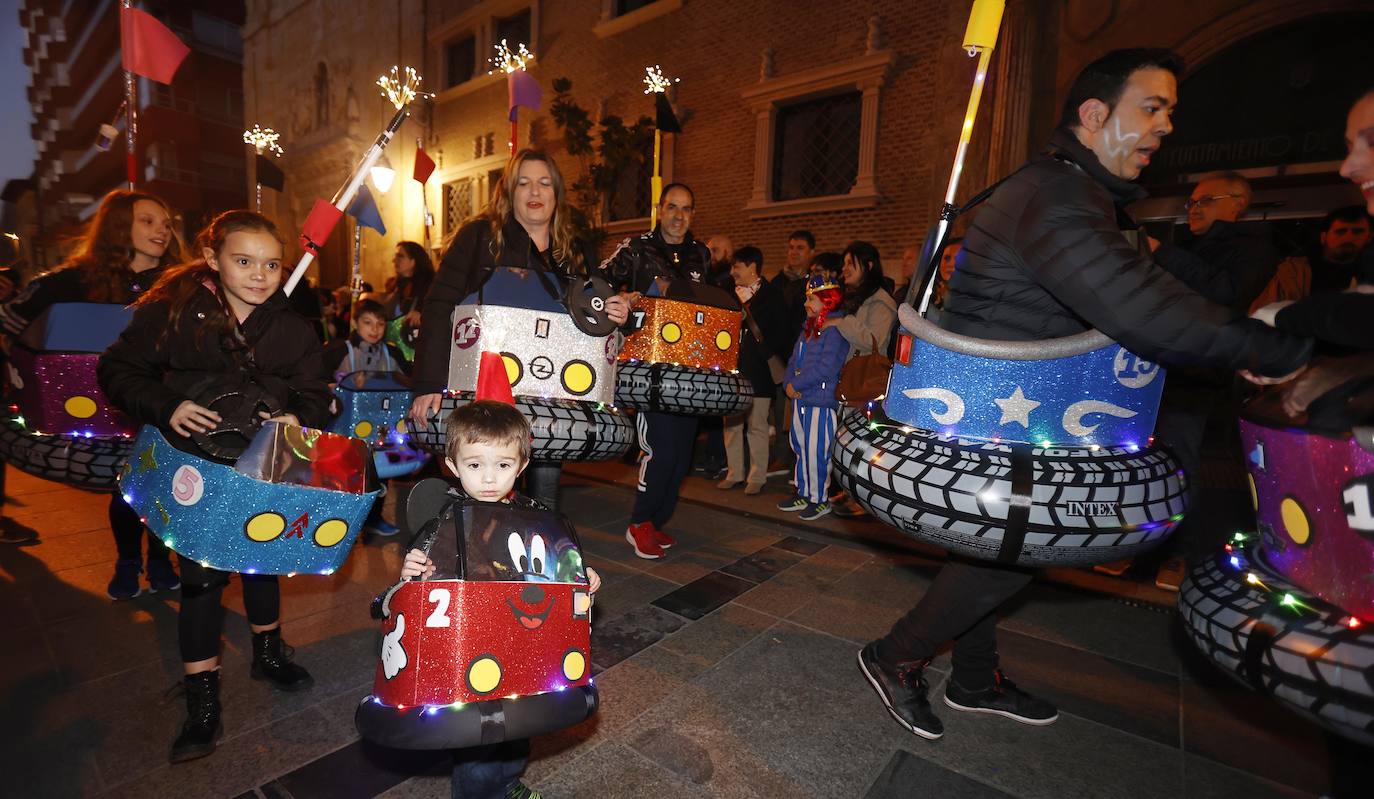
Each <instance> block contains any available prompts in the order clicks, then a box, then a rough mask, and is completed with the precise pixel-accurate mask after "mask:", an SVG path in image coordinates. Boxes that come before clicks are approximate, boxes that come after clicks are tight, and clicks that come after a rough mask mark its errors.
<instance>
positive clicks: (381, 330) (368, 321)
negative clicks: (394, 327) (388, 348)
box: [354, 313, 386, 344]
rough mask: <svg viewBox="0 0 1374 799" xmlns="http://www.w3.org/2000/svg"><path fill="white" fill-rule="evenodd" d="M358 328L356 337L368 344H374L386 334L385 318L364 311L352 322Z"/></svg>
mask: <svg viewBox="0 0 1374 799" xmlns="http://www.w3.org/2000/svg"><path fill="white" fill-rule="evenodd" d="M354 324H355V326H356V327H357V328H358V338H360V339H362V340H363V341H364V342H366V343H368V344H376V343H377V342H379V341H381V340H382V337H383V336H385V335H386V320H385V319H383V318H382V317H380V316H378V315H377V314H375V313H365V314H363V315H362V316H359V317H358V320H357V322H355V323H354Z"/></svg>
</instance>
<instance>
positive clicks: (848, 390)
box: [835, 333, 892, 408]
mask: <svg viewBox="0 0 1374 799" xmlns="http://www.w3.org/2000/svg"><path fill="white" fill-rule="evenodd" d="M869 338H871V339H873V352H872V353H871V354H869V355H856V356H854V357H853V358H850V359H849V363H846V364H845V365H844V368H843V369H841V370H840V382H839V383H838V384H837V385H836V386H835V399H837V400H839V401H840V404H841V405H847V406H849V407H851V408H863V407H864V406H865V405H867V404H868V403H870V402H873V401H875V400H878V399H881V398H882V397H883V395H884V394H886V393H887V378H888V375H889V374H891V373H892V361H890V360H888V358H887V356H886V355H884V354H883V353H881V352H879V351H878V337H877V336H875V335H873V334H872V333H870V334H869Z"/></svg>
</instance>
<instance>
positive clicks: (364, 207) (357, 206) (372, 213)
mask: <svg viewBox="0 0 1374 799" xmlns="http://www.w3.org/2000/svg"><path fill="white" fill-rule="evenodd" d="M348 215H349V216H351V217H353V218H354V219H355V220H357V222H358V224H360V225H362V226H363V227H370V228H372V229H373V230H375V231H377V232H378V233H381V234H382V235H383V236H385V235H386V225H384V224H382V212H381V211H378V210H377V203H376V202H374V201H373V199H372V192H370V191H368V190H367V184H363V185H361V186H359V187H358V196H357V197H354V198H353V202H352V203H351V204H350V205H349V206H348Z"/></svg>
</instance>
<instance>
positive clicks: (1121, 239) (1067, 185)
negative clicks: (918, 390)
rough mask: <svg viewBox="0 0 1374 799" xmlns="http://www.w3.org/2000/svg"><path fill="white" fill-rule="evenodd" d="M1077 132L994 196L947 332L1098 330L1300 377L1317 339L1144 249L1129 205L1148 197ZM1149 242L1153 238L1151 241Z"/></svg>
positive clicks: (1146, 350)
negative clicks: (1221, 299) (1254, 313)
mask: <svg viewBox="0 0 1374 799" xmlns="http://www.w3.org/2000/svg"><path fill="white" fill-rule="evenodd" d="M1143 194H1144V192H1143V190H1142V189H1141V188H1140V187H1138V186H1136V185H1135V184H1133V183H1131V182H1129V181H1126V180H1123V179H1121V178H1118V177H1116V176H1115V175H1112V174H1111V173H1110V172H1108V171H1107V170H1106V169H1105V168H1104V167H1103V166H1102V164H1101V162H1099V161H1098V160H1097V157H1096V156H1095V155H1093V153H1092V151H1091V150H1089V149H1087V148H1086V147H1084V146H1083V145H1082V144H1081V143H1079V141H1078V139H1077V138H1076V137H1075V136H1074V135H1073V133H1071V132H1070V131H1067V130H1064V129H1060V130H1058V131H1056V132H1055V134H1054V138H1053V139H1052V140H1051V147H1050V154H1049V155H1048V156H1047V157H1044V158H1041V159H1038V160H1036V161H1033V162H1032V163H1030V164H1029V165H1027V166H1026V167H1024V168H1023V169H1021V170H1020V171H1019V172H1017V173H1016V174H1014V175H1013V176H1011V177H1010V178H1009V179H1008V180H1007V181H1006V182H1005V183H1003V184H1002V185H1001V186H1000V187H998V189H997V190H996V191H995V192H993V194H992V196H991V197H990V198H989V199H988V200H987V202H986V203H985V204H984V205H983V207H982V208H981V209H979V211H978V214H977V216H975V217H974V220H973V222H972V224H971V225H970V227H969V232H968V234H967V235H966V236H965V237H964V249H963V252H962V253H961V259H960V263H959V268H958V269H956V270H955V272H954V277H953V278H951V280H950V283H949V293H948V295H947V297H946V300H945V309H944V313H943V315H942V316H941V318H940V325H941V327H944V328H946V329H947V330H950V331H952V332H955V333H961V334H963V335H968V336H976V337H978V338H987V339H1004V340H1015V341H1034V340H1039V339H1048V338H1058V337H1060V336H1068V335H1072V334H1074V333H1081V332H1083V331H1085V330H1087V329H1089V328H1097V329H1098V330H1100V331H1102V332H1103V333H1105V334H1106V335H1107V336H1110V337H1111V338H1112V339H1114V340H1116V341H1118V342H1120V343H1121V344H1122V345H1123V346H1125V347H1127V348H1128V349H1130V350H1131V351H1133V352H1135V353H1137V354H1138V355H1141V356H1143V357H1145V358H1148V359H1150V360H1154V361H1159V362H1161V363H1164V364H1166V365H1196V366H1213V367H1221V368H1226V369H1250V370H1251V371H1254V372H1256V373H1258V374H1262V375H1270V376H1278V375H1284V374H1288V373H1289V372H1292V371H1293V370H1295V369H1297V368H1298V367H1299V366H1302V365H1303V364H1305V363H1306V362H1307V360H1308V359H1309V358H1310V357H1311V352H1312V342H1311V340H1310V339H1306V338H1302V337H1298V336H1292V335H1289V334H1286V333H1282V332H1280V331H1277V330H1274V329H1272V328H1270V327H1268V326H1266V325H1264V324H1262V323H1260V322H1257V321H1254V320H1251V319H1246V318H1244V317H1239V316H1237V315H1235V314H1233V313H1232V312H1231V311H1230V310H1228V309H1226V308H1223V307H1222V306H1220V305H1217V304H1214V303H1211V302H1208V301H1207V300H1206V299H1204V298H1203V297H1202V296H1201V295H1200V294H1198V293H1197V291H1195V290H1194V289H1192V288H1190V287H1189V286H1188V285H1185V284H1184V282H1183V281H1181V280H1180V279H1178V278H1177V277H1175V276H1174V275H1172V274H1170V273H1169V272H1168V271H1166V270H1164V269H1163V268H1161V267H1160V266H1159V265H1158V264H1156V263H1155V261H1154V260H1153V259H1152V258H1151V257H1150V255H1149V254H1148V248H1143V247H1142V245H1143V241H1142V242H1139V243H1138V244H1137V243H1133V242H1132V241H1131V239H1132V238H1135V237H1136V234H1137V232H1138V231H1137V230H1136V225H1135V223H1134V222H1133V221H1132V220H1131V218H1130V216H1129V215H1128V214H1126V212H1125V211H1124V210H1122V206H1123V205H1125V204H1126V203H1129V202H1131V201H1133V200H1135V199H1138V198H1140V197H1141V196H1143ZM1139 238H1141V239H1143V232H1141V234H1140V236H1139Z"/></svg>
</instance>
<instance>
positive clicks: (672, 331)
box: [659, 322, 682, 344]
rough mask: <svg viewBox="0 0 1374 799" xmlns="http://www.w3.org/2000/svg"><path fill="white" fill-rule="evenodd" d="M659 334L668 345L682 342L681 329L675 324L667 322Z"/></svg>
mask: <svg viewBox="0 0 1374 799" xmlns="http://www.w3.org/2000/svg"><path fill="white" fill-rule="evenodd" d="M659 334H660V335H662V336H663V340H664V341H666V342H668V343H669V344H676V343H678V342H679V341H681V340H682V328H680V327H678V324H677V322H669V323H668V324H666V325H664V326H663V329H662V330H660V331H659Z"/></svg>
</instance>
